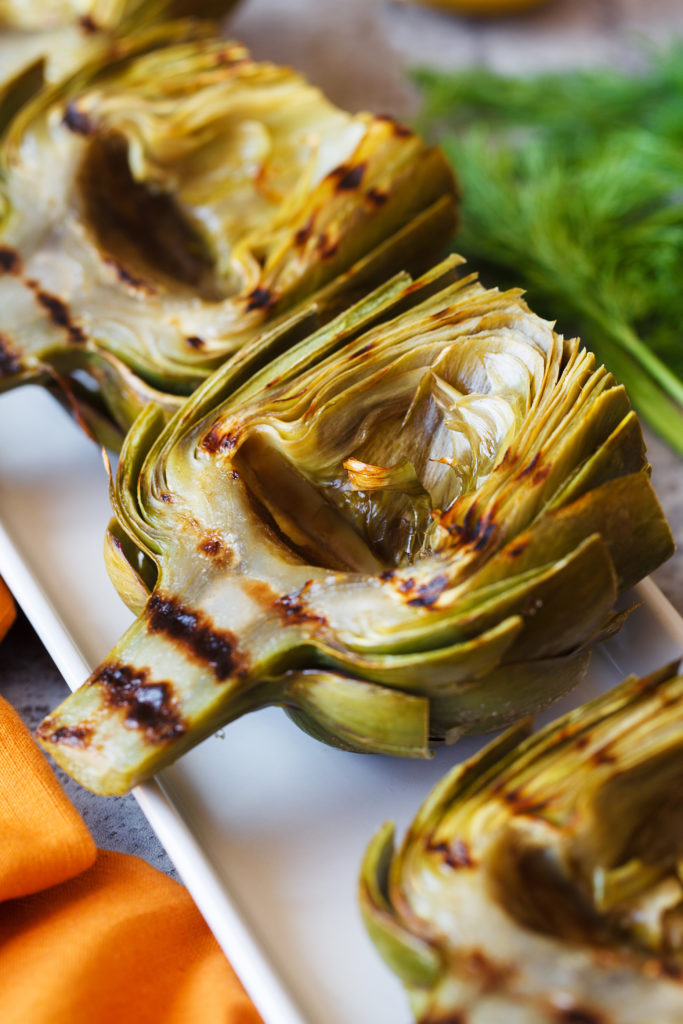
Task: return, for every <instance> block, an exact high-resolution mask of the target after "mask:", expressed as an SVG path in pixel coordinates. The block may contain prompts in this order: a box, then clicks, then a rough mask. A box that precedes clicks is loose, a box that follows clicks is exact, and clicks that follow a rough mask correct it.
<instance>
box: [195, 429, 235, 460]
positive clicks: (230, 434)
mask: <svg viewBox="0 0 683 1024" xmlns="http://www.w3.org/2000/svg"><path fill="white" fill-rule="evenodd" d="M239 436H240V434H239V431H238V430H226V431H222V430H221V429H220V427H212V428H211V430H210V431H209V433H208V434H205V435H204V437H203V438H202V440H201V446H202V448H204V450H205V451H207V452H210V453H211V454H212V455H219V454H223V453H224V452H231V451H233V449H234V448H236V447H237V442H238V441H239Z"/></svg>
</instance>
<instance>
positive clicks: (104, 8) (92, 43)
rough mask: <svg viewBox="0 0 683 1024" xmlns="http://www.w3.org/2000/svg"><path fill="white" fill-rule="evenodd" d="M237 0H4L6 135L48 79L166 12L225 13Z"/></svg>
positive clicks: (1, 125)
mask: <svg viewBox="0 0 683 1024" xmlns="http://www.w3.org/2000/svg"><path fill="white" fill-rule="evenodd" d="M233 5H234V3H233V2H231V0H224V2H221V0H203V2H200V3H197V4H194V5H193V10H189V9H188V8H189V6H190V5H189V3H182V2H179V0H90V2H89V3H88V2H85V3H83V2H76V0H62V2H54V0H51V2H45V0H43V2H40V0H31V2H26V0H0V134H1V133H2V132H3V131H5V129H6V127H7V124H8V123H9V121H10V120H11V118H12V115H13V114H14V113H16V111H17V110H18V109H19V108H20V107H21V106H22V105H23V104H24V103H25V102H26V101H27V100H28V99H29V98H30V97H31V96H32V95H35V93H37V92H38V91H39V90H40V88H41V87H42V86H43V85H44V84H45V83H54V82H57V81H59V80H60V79H61V78H63V77H65V76H66V75H67V74H71V73H73V72H74V71H76V70H77V69H78V68H79V67H80V66H81V65H82V64H84V63H86V62H88V61H92V60H95V59H97V60H99V61H104V60H106V59H110V58H111V57H113V55H114V49H115V46H116V42H117V40H118V39H119V38H120V37H122V36H125V35H126V34H128V33H130V32H133V31H138V30H140V29H141V28H143V27H144V26H146V25H150V24H153V23H154V22H155V21H159V20H162V19H163V18H164V17H178V16H179V15H181V14H190V13H193V14H195V15H198V14H201V15H202V16H204V17H207V18H208V17H220V15H221V14H223V13H225V11H226V10H227V9H228V8H230V7H232V6H233Z"/></svg>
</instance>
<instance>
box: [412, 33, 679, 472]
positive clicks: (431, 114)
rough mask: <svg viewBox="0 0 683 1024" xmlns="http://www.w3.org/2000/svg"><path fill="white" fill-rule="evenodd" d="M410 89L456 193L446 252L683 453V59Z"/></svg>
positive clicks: (475, 77) (486, 76) (455, 77)
mask: <svg viewBox="0 0 683 1024" xmlns="http://www.w3.org/2000/svg"><path fill="white" fill-rule="evenodd" d="M415 77H416V80H417V81H418V83H419V85H420V87H421V89H422V91H423V107H422V113H421V116H420V122H419V127H420V129H421V130H422V131H423V132H424V133H426V134H428V135H430V136H431V137H432V138H434V139H435V140H437V141H438V142H440V144H441V145H442V147H443V148H444V150H445V151H446V153H447V154H448V156H449V158H450V159H451V161H452V163H453V165H454V167H455V170H456V172H457V174H458V177H459V178H460V182H461V185H462V189H463V219H462V230H461V234H460V236H459V238H458V240H457V248H458V250H459V251H460V252H462V253H463V255H465V256H466V257H467V258H468V259H469V260H470V262H471V263H473V264H474V266H475V267H476V268H477V269H479V270H480V271H481V273H482V277H483V278H484V280H485V282H486V283H487V284H492V283H501V284H515V285H523V286H524V287H525V288H526V290H527V293H528V297H529V301H530V303H531V305H532V306H533V307H534V309H536V310H537V311H538V312H539V313H542V314H543V315H545V316H548V317H550V318H553V319H555V320H557V324H558V329H559V330H561V331H563V332H564V333H566V334H569V333H580V334H581V335H582V336H583V338H584V339H585V341H586V343H587V344H588V345H590V346H591V347H592V348H593V349H594V351H595V352H596V355H597V356H598V358H599V359H600V360H602V361H603V362H604V363H605V364H606V365H607V366H608V367H609V368H610V369H611V370H612V372H613V373H614V375H615V376H616V377H617V378H618V379H619V380H620V381H621V382H622V383H623V384H624V385H625V386H626V388H627V390H628V392H629V394H630V396H631V399H632V401H633V404H634V405H635V407H636V408H637V409H638V411H639V412H640V413H641V415H642V416H643V418H644V419H645V420H647V421H648V422H649V423H650V424H651V425H652V426H653V427H654V428H655V429H656V430H657V431H658V432H659V433H660V434H661V435H662V437H664V438H665V440H667V441H668V442H669V444H671V445H672V446H673V447H674V448H675V449H677V450H678V451H679V452H680V453H681V454H683V46H682V45H677V46H676V47H674V48H673V49H672V50H671V51H670V52H668V53H666V54H663V55H659V56H656V57H653V58H652V62H651V64H650V65H649V67H648V68H647V70H646V71H644V72H643V73H641V74H640V75H637V76H627V75H625V74H622V73H620V72H618V71H615V70H611V69H604V70H599V71H591V72H585V71H582V72H573V73H558V74H543V75H538V76H536V77H531V78H508V77H504V76H500V75H496V74H494V73H492V72H490V71H486V70H476V69H475V70H473V71H467V72H462V73H456V74H446V73H443V72H437V71H431V70H430V71H420V72H417V73H416V76H415Z"/></svg>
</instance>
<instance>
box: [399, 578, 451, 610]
mask: <svg viewBox="0 0 683 1024" xmlns="http://www.w3.org/2000/svg"><path fill="white" fill-rule="evenodd" d="M447 586H448V576H443V575H440V576H435V577H434V579H433V580H430V581H429V583H422V584H421V585H420V586H419V587H418V588H417V593H416V594H415V597H411V599H410V601H408V604H409V605H413V606H414V607H416V608H429V607H430V605H433V604H435V603H436V602H437V601H438V600H439V598H440V597H441V595H442V593H443V592H444V590H445V589H446V587H447Z"/></svg>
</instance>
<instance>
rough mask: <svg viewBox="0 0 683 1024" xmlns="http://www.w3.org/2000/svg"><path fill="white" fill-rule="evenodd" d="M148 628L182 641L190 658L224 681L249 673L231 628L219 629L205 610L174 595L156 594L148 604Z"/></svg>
mask: <svg viewBox="0 0 683 1024" xmlns="http://www.w3.org/2000/svg"><path fill="white" fill-rule="evenodd" d="M147 616H148V618H147V629H148V630H149V632H150V633H163V634H165V635H166V636H167V637H169V638H170V639H172V640H175V641H176V643H178V644H180V645H181V646H182V647H183V648H184V649H185V653H186V654H187V655H189V657H191V658H194V659H196V660H197V661H199V662H201V664H203V665H208V666H209V668H210V669H211V671H212V672H213V674H214V675H215V677H216V679H218V680H219V681H220V682H222V681H223V680H225V679H229V678H230V676H243V675H245V674H246V672H247V658H246V655H245V654H244V652H243V651H240V649H239V646H238V644H237V640H236V638H235V636H234V634H232V633H231V632H230V631H229V630H227V629H215V628H214V627H213V624H212V623H211V621H210V620H209V619H208V618H207V617H206V616H205V615H203V614H202V613H201V612H196V611H194V610H193V609H192V608H187V607H185V606H184V605H182V604H181V603H180V602H179V601H176V600H175V599H174V598H164V597H162V596H161V595H160V594H153V595H152V597H151V598H150V599H149V601H148V603H147Z"/></svg>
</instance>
